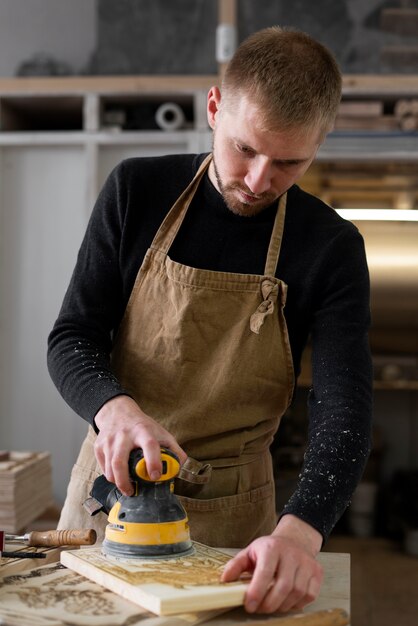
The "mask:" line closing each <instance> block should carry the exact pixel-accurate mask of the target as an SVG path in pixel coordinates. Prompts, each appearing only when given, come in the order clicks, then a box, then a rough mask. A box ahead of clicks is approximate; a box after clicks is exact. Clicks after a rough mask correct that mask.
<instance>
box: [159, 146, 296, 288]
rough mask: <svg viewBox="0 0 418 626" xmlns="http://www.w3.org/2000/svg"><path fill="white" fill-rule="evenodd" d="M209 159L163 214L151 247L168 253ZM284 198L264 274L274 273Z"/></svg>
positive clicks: (283, 197) (281, 202) (284, 211)
mask: <svg viewBox="0 0 418 626" xmlns="http://www.w3.org/2000/svg"><path fill="white" fill-rule="evenodd" d="M211 161H212V154H209V155H208V156H207V157H206V158H205V160H204V161H203V162H202V163H201V165H200V167H199V169H198V170H197V173H196V175H195V177H194V178H193V180H192V181H191V182H190V184H189V185H188V186H187V187H186V189H185V190H184V191H183V193H182V194H181V195H180V196H179V197H178V198H177V200H176V202H175V203H174V204H173V206H172V208H171V209H170V211H169V212H168V213H167V215H166V216H165V218H164V220H163V222H162V224H161V226H160V228H159V229H158V231H157V233H156V234H155V237H154V239H153V242H152V244H151V248H152V249H154V250H159V251H160V252H163V253H164V254H168V251H169V249H170V247H171V244H172V243H173V241H174V239H175V237H176V235H177V233H178V231H179V229H180V226H181V224H182V222H183V220H184V218H185V215H186V212H187V209H188V208H189V206H190V203H191V201H192V199H193V196H194V194H195V192H196V189H197V187H198V185H199V183H200V181H201V179H202V178H203V176H204V174H205V172H206V170H207V169H208V167H209V165H210V162H211ZM286 198H287V194H286V193H284V194H283V195H282V196H280V199H279V202H278V206H277V212H276V217H275V220H274V225H273V231H272V234H271V239H270V244H269V248H268V251H267V258H266V265H265V269H264V274H265V275H266V276H274V275H275V274H276V268H277V263H278V261H279V255H280V247H281V243H282V239H283V229H284V219H285V215H286Z"/></svg>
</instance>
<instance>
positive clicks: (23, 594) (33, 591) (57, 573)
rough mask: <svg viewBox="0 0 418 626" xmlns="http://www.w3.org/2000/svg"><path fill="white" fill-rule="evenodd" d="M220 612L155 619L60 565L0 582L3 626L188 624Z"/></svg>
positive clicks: (157, 625) (0, 609)
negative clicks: (4, 625) (5, 625)
mask: <svg viewBox="0 0 418 626" xmlns="http://www.w3.org/2000/svg"><path fill="white" fill-rule="evenodd" d="M220 612H221V611H208V612H199V613H192V612H188V613H187V614H185V615H177V616H175V617H174V616H170V617H156V616H155V615H153V614H151V613H148V612H147V611H146V610H145V609H143V608H141V607H139V606H138V605H136V604H133V603H132V602H129V601H128V600H125V599H124V598H122V597H120V596H119V595H117V594H114V593H112V592H111V591H108V590H107V589H103V587H101V586H99V585H97V584H96V583H94V582H91V581H90V580H87V579H86V578H85V577H84V576H80V575H79V574H77V573H76V572H73V571H71V570H68V569H66V568H65V567H63V566H62V565H61V564H60V563H54V564H51V565H46V566H42V567H37V568H33V569H31V570H30V571H25V572H21V573H20V574H17V573H16V572H15V573H13V574H12V575H10V576H6V577H4V578H2V579H0V622H1V623H3V620H4V622H5V623H6V624H7V625H8V626H28V624H30V625H31V626H68V625H69V624H71V626H110V624H111V625H112V626H127V625H128V624H131V625H132V626H133V625H134V624H135V626H138V625H139V624H140V625H141V626H194V625H195V624H200V623H201V622H205V621H207V620H208V619H210V618H211V617H214V616H215V615H218V614H219V613H220Z"/></svg>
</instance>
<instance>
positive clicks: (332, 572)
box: [61, 543, 350, 615]
mask: <svg viewBox="0 0 418 626" xmlns="http://www.w3.org/2000/svg"><path fill="white" fill-rule="evenodd" d="M194 546H195V555H194V556H191V557H183V558H182V559H180V558H179V559H155V560H153V561H151V560H147V561H146V560H142V561H134V562H132V561H130V562H129V561H127V560H125V561H122V560H115V559H110V558H108V557H105V556H103V555H102V554H101V550H100V548H83V549H81V550H76V551H72V550H67V551H65V552H63V553H62V554H61V562H62V563H63V564H64V565H66V566H67V567H69V568H70V569H72V570H74V571H76V572H78V573H79V574H82V575H83V576H86V577H87V578H89V579H90V580H93V581H94V582H97V583H98V584H100V585H103V586H104V587H105V588H107V589H111V590H112V591H114V592H115V593H117V594H119V595H121V596H122V597H124V598H126V599H129V600H130V601H131V602H134V603H137V604H138V605H140V606H143V607H145V608H146V609H148V610H149V611H152V612H154V613H156V614H158V615H173V614H176V613H179V612H184V611H202V610H208V609H217V608H218V609H221V608H227V607H233V606H240V605H242V604H243V600H244V595H245V590H246V587H247V585H248V581H242V582H235V583H220V582H219V577H220V573H221V571H222V568H223V566H224V565H225V563H226V562H227V561H228V560H229V558H230V557H229V556H227V555H225V554H224V553H223V552H221V551H220V550H216V549H214V548H209V547H207V546H204V545H202V544H197V543H195V544H194ZM335 557H336V555H330V554H327V553H321V554H320V555H319V557H318V560H319V561H320V562H321V563H322V565H323V567H324V570H325V579H324V583H323V588H322V591H321V594H320V597H319V598H318V600H317V601H316V602H315V603H313V604H312V605H310V607H307V610H308V611H315V610H316V611H317V610H325V609H329V608H330V607H332V608H342V609H344V610H346V611H347V612H348V613H349V611H350V599H349V594H350V557H349V555H338V557H337V558H335Z"/></svg>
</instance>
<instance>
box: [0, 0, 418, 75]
mask: <svg viewBox="0 0 418 626" xmlns="http://www.w3.org/2000/svg"><path fill="white" fill-rule="evenodd" d="M217 6H218V2H217V0H175V1H174V0H118V1H117V2H116V1H115V0H71V2H68V0H31V1H30V2H27V1H25V0H0V76H13V75H14V74H16V73H17V71H18V70H19V67H21V65H22V63H24V62H27V61H29V60H34V56H35V55H40V54H41V55H44V56H45V55H46V56H47V57H48V58H49V59H50V60H51V59H52V60H54V61H55V64H56V65H55V66H54V67H53V68H52V71H55V72H57V71H67V72H69V73H74V74H213V73H215V72H216V70H217V66H216V60H215V28H216V24H217ZM417 6H418V0H338V2H336V1H335V0H315V2H312V0H293V1H292V2H289V1H288V0H238V2H237V14H238V38H239V40H241V39H243V38H244V37H246V36H247V35H248V34H250V33H251V32H253V31H254V30H258V29H259V28H263V27H265V26H271V25H272V24H281V25H288V26H293V27H296V28H299V29H301V30H304V31H306V32H308V33H310V34H311V35H313V36H314V37H316V38H318V39H319V40H320V41H322V42H323V43H324V44H325V45H327V46H329V47H330V48H331V49H332V50H333V52H334V54H335V55H336V56H337V58H338V60H339V62H340V64H341V67H342V69H343V71H344V72H345V73H387V72H392V71H396V72H399V73H408V72H411V71H414V70H415V71H416V70H417V68H418V53H417V49H416V46H414V44H416V41H417V37H418V33H417V32H416V25H415V27H414V24H413V21H411V20H409V21H408V20H407V18H406V20H405V18H404V19H403V20H401V19H400V18H397V19H394V18H393V17H390V16H388V10H390V9H391V8H394V9H399V8H403V9H404V10H405V8H406V9H407V8H413V7H415V8H416V7H417ZM405 22H406V31H405ZM402 24H404V25H403V26H402ZM406 33H407V34H406ZM37 65H38V67H37V68H32V71H34V72H35V71H42V69H41V66H42V63H41V61H40V60H39V59H38V64H37ZM44 65H45V59H44ZM50 69H51V68H50Z"/></svg>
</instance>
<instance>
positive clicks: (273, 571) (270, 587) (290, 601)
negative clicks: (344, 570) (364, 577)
mask: <svg viewBox="0 0 418 626" xmlns="http://www.w3.org/2000/svg"><path fill="white" fill-rule="evenodd" d="M321 544H322V535H321V534H320V533H319V532H318V531H316V530H315V529H314V528H312V526H310V525H309V524H307V523H306V522H303V521H302V520H300V519H299V518H297V517H295V516H293V515H285V516H284V517H282V519H281V520H280V522H279V524H278V525H277V527H276V529H275V530H274V532H273V533H272V534H271V535H268V536H266V537H259V538H258V539H256V540H255V541H253V542H252V543H250V545H249V546H247V548H245V549H244V550H241V552H239V553H238V554H237V555H236V556H235V557H234V558H233V559H231V561H229V562H228V564H227V565H226V567H225V569H224V572H223V575H222V582H230V581H233V580H237V579H238V578H239V577H240V576H241V575H242V574H243V573H245V572H248V573H249V574H252V579H251V582H250V583H249V585H248V589H247V591H246V594H245V601H244V606H245V609H246V610H247V611H248V612H250V613H254V612H258V613H272V612H274V611H280V612H286V611H291V610H298V609H302V608H303V607H304V606H305V605H307V604H309V603H310V602H313V601H314V600H315V599H316V598H317V597H318V595H319V591H320V588H321V583H322V578H323V570H322V567H321V565H320V564H319V563H318V561H317V560H316V559H315V556H316V554H317V553H318V552H319V550H320V548H321Z"/></svg>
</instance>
